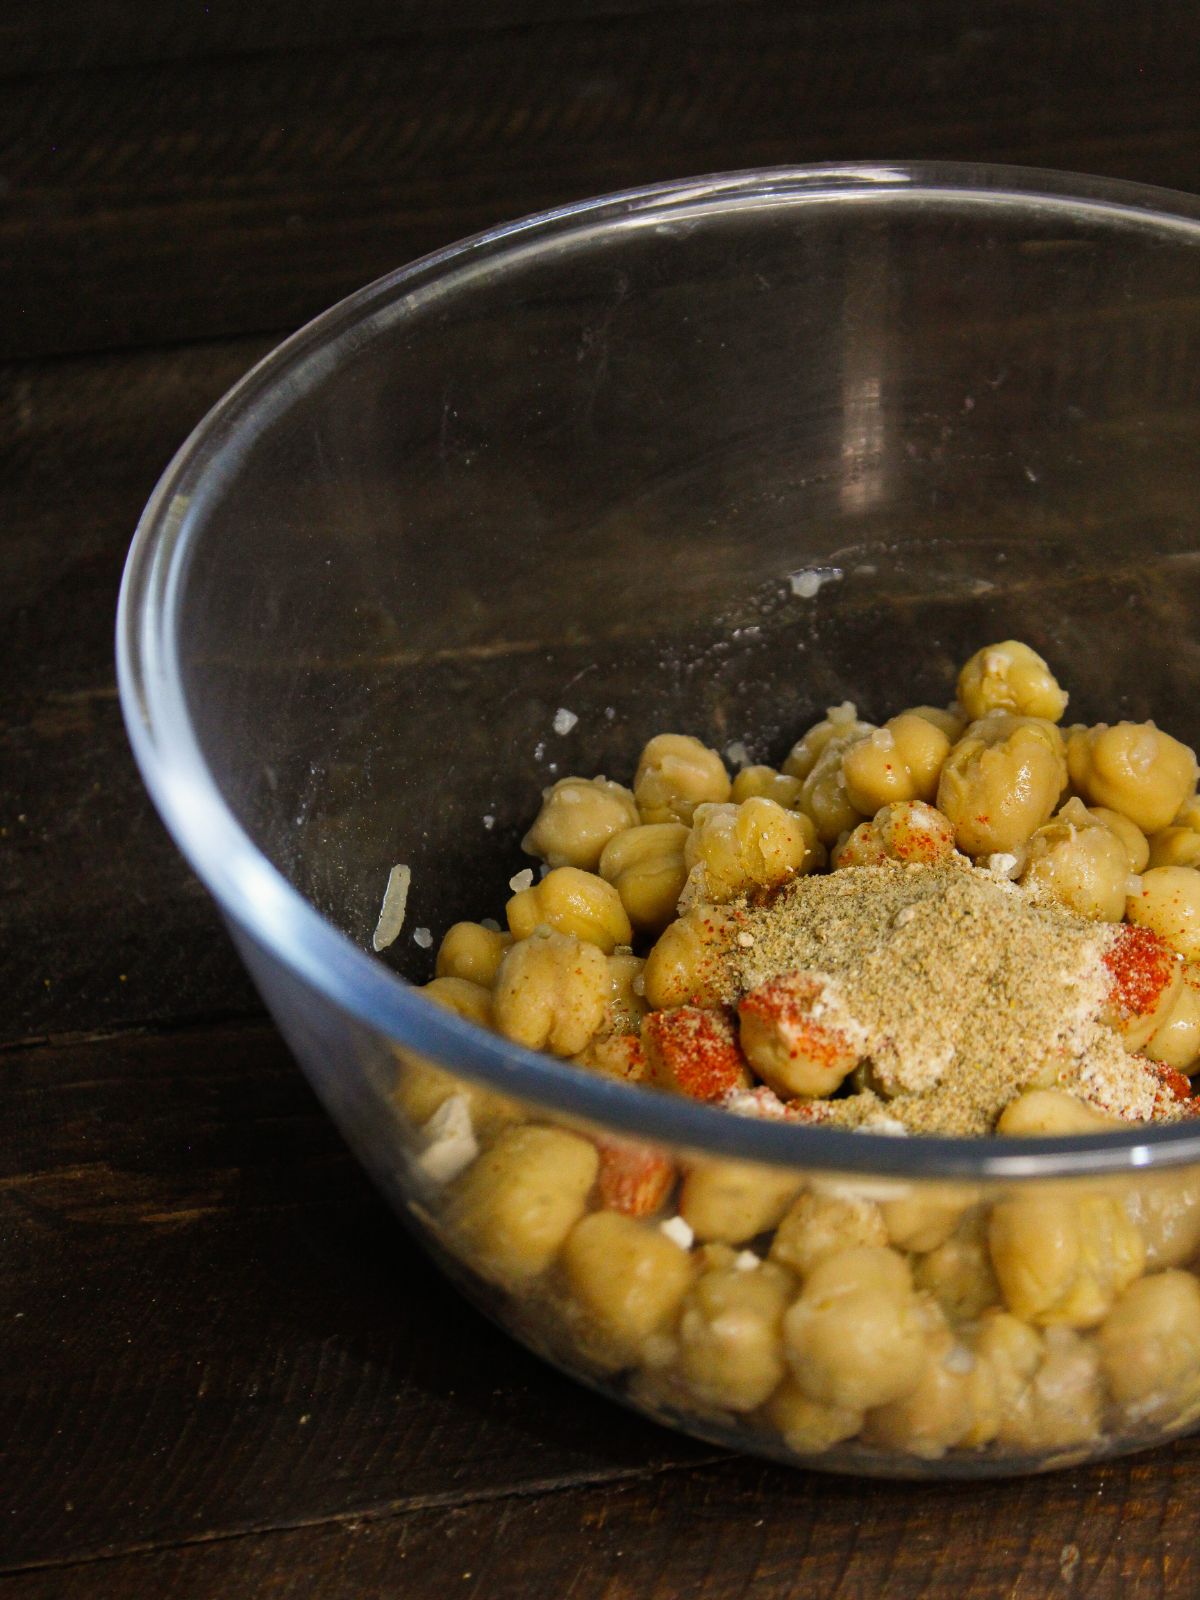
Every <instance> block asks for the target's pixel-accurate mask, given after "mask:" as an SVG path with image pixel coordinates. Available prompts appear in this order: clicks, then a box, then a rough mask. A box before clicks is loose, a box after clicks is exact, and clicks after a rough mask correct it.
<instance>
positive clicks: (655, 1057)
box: [642, 1006, 750, 1100]
mask: <svg viewBox="0 0 1200 1600" xmlns="http://www.w3.org/2000/svg"><path fill="white" fill-rule="evenodd" d="M642 1040H643V1043H644V1045H645V1048H646V1059H647V1061H648V1062H649V1065H650V1076H651V1079H652V1080H653V1081H654V1082H655V1083H657V1084H659V1085H661V1086H662V1087H663V1088H665V1089H676V1090H678V1091H679V1092H680V1093H681V1094H686V1095H688V1096H689V1097H690V1098H691V1099H693V1100H720V1099H721V1098H722V1096H723V1095H726V1094H728V1093H729V1091H730V1090H731V1089H735V1088H739V1087H744V1086H745V1085H747V1084H748V1083H749V1082H750V1077H749V1073H748V1071H747V1069H746V1062H745V1059H744V1057H743V1056H742V1052H741V1050H740V1049H739V1048H738V1043H737V1039H736V1038H735V1036H734V1031H733V1025H732V1023H731V1022H730V1020H729V1018H728V1016H727V1015H726V1014H725V1012H723V1011H713V1010H709V1009H708V1008H707V1007H705V1006H678V1007H676V1008H675V1009H674V1010H671V1011H652V1012H651V1013H650V1014H649V1016H648V1017H647V1018H646V1020H645V1021H644V1022H643V1024H642Z"/></svg>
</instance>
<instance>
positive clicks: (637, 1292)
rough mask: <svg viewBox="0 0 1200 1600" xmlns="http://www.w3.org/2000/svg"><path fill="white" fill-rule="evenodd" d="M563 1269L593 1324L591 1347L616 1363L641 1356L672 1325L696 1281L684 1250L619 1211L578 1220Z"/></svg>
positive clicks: (565, 1248)
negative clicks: (690, 1287)
mask: <svg viewBox="0 0 1200 1600" xmlns="http://www.w3.org/2000/svg"><path fill="white" fill-rule="evenodd" d="M560 1265H561V1268H562V1273H563V1278H564V1281H565V1283H566V1285H567V1288H568V1290H569V1292H570V1294H571V1295H572V1297H573V1298H574V1300H575V1302H576V1304H577V1306H578V1307H579V1309H580V1310H581V1311H582V1312H583V1314H584V1316H585V1317H586V1319H587V1322H588V1323H589V1324H590V1328H589V1333H590V1334H592V1335H593V1337H591V1338H589V1339H588V1341H587V1342H588V1344H589V1345H592V1346H595V1345H596V1344H598V1345H599V1347H600V1350H602V1351H603V1353H604V1354H605V1355H608V1356H609V1357H610V1359H611V1360H612V1361H615V1362H616V1363H618V1364H623V1363H624V1362H627V1361H631V1360H634V1359H636V1357H637V1355H638V1352H639V1351H640V1349H641V1347H642V1346H643V1345H644V1344H645V1342H646V1340H647V1339H649V1338H650V1337H651V1335H652V1334H654V1333H655V1332H657V1331H658V1330H659V1329H662V1328H665V1327H667V1326H668V1325H669V1324H670V1323H671V1322H672V1321H673V1320H674V1318H675V1315H676V1313H677V1312H678V1310H679V1307H680V1305H681V1303H682V1301H683V1298H684V1295H685V1294H686V1293H687V1288H688V1284H689V1283H690V1282H691V1278H692V1261H691V1258H690V1257H689V1255H688V1253H687V1251H686V1250H682V1249H681V1248H680V1247H679V1245H677V1244H676V1243H675V1242H674V1241H673V1240H671V1239H668V1238H667V1236H666V1235H665V1234H664V1233H663V1232H662V1231H661V1230H660V1229H659V1228H656V1227H654V1226H652V1225H651V1224H649V1223H645V1222H638V1221H635V1220H634V1218H632V1217H629V1216H624V1215H622V1213H621V1212H619V1211H594V1212H592V1214H591V1215H590V1216H587V1217H584V1218H583V1219H582V1220H581V1221H579V1222H577V1223H576V1224H575V1226H574V1227H573V1228H572V1229H571V1232H570V1234H569V1235H568V1237H567V1240H566V1243H565V1244H564V1245H563V1249H562V1255H561V1257H560ZM593 1353H599V1352H597V1351H595V1350H593Z"/></svg>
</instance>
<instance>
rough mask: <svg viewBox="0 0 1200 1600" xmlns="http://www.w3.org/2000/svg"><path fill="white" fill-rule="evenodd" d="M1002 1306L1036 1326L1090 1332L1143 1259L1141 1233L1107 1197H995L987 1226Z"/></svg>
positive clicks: (1049, 1194) (1136, 1273)
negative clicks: (995, 1202)
mask: <svg viewBox="0 0 1200 1600" xmlns="http://www.w3.org/2000/svg"><path fill="white" fill-rule="evenodd" d="M988 1245H989V1248H990V1250H991V1256H992V1267H993V1270H994V1271H995V1274H996V1278H997V1280H998V1282H999V1284H1000V1288H1001V1290H1002V1292H1003V1294H1004V1300H1005V1303H1006V1305H1007V1306H1008V1309H1009V1310H1010V1311H1011V1312H1013V1313H1014V1315H1016V1316H1018V1317H1021V1318H1023V1319H1024V1320H1025V1321H1027V1322H1033V1323H1037V1324H1039V1325H1041V1326H1043V1327H1045V1326H1049V1325H1052V1324H1059V1325H1061V1326H1064V1327H1070V1328H1091V1327H1094V1326H1095V1325H1096V1324H1097V1323H1098V1322H1101V1321H1103V1319H1104V1318H1105V1317H1106V1316H1107V1315H1108V1312H1109V1310H1110V1309H1111V1307H1112V1304H1113V1301H1114V1300H1115V1299H1116V1297H1117V1296H1118V1295H1119V1294H1120V1293H1121V1291H1122V1290H1123V1289H1125V1288H1127V1287H1128V1286H1129V1284H1131V1283H1132V1282H1133V1280H1134V1279H1135V1278H1137V1277H1138V1276H1140V1274H1141V1272H1142V1268H1143V1267H1144V1266H1145V1261H1146V1247H1145V1244H1144V1242H1143V1240H1142V1236H1141V1234H1140V1233H1139V1232H1138V1230H1137V1229H1136V1228H1135V1227H1134V1225H1133V1224H1132V1223H1131V1222H1130V1221H1129V1218H1128V1217H1127V1216H1126V1214H1125V1212H1124V1210H1123V1209H1122V1207H1121V1206H1120V1204H1119V1203H1118V1202H1117V1201H1116V1200H1114V1199H1113V1198H1111V1196H1108V1195H1103V1194H1095V1193H1082V1194H1065V1193H1061V1192H1052V1191H1046V1190H1043V1191H1042V1192H1040V1193H1037V1194H1030V1195H1022V1196H1018V1197H1015V1198H1013V1199H1009V1200H1001V1201H999V1202H998V1203H997V1204H996V1205H995V1206H993V1208H992V1216H991V1221H990V1223H989V1226H988Z"/></svg>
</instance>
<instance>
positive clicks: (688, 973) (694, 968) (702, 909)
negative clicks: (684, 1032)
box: [643, 905, 734, 1008]
mask: <svg viewBox="0 0 1200 1600" xmlns="http://www.w3.org/2000/svg"><path fill="white" fill-rule="evenodd" d="M733 929H734V921H733V917H732V914H731V913H729V912H726V911H724V910H722V908H721V907H720V906H710V905H694V906H689V907H688V909H687V911H686V912H685V913H684V915H683V916H682V917H679V918H678V919H677V920H676V921H675V922H672V923H670V924H669V925H668V926H667V927H666V928H664V930H663V932H662V933H661V934H660V935H659V938H658V942H657V943H656V944H655V946H654V948H653V949H652V950H651V952H650V954H649V955H648V956H647V957H646V969H645V972H644V973H643V979H644V983H645V991H646V999H647V1000H648V1001H649V1002H650V1004H651V1005H652V1006H655V1007H659V1008H662V1007H666V1006H681V1005H687V1004H695V1005H719V1004H720V1003H721V1001H722V999H723V997H724V989H725V976H724V964H723V949H724V946H725V943H726V941H727V939H728V938H729V937H731V936H732V933H733Z"/></svg>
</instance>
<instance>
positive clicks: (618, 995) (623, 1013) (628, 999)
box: [601, 950, 649, 1033]
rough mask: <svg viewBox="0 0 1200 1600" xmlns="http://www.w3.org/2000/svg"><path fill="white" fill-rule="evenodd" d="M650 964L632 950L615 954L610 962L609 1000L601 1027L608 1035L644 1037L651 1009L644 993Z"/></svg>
mask: <svg viewBox="0 0 1200 1600" xmlns="http://www.w3.org/2000/svg"><path fill="white" fill-rule="evenodd" d="M645 966H646V963H645V962H644V961H643V960H642V959H641V957H640V956H635V955H634V953H633V951H632V950H614V952H613V953H612V955H611V956H609V958H608V975H609V983H610V989H609V996H608V1000H607V1002H606V1004H605V1007H604V1021H603V1023H602V1024H601V1026H602V1027H603V1029H604V1030H605V1032H606V1033H640V1032H641V1027H642V1018H643V1017H644V1016H645V1015H646V1012H647V1011H648V1010H649V1007H648V1006H647V1004H646V997H645V995H644V994H643V993H642V990H643V988H644V985H645V978H644V972H645Z"/></svg>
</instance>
